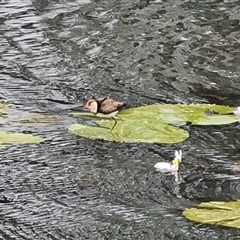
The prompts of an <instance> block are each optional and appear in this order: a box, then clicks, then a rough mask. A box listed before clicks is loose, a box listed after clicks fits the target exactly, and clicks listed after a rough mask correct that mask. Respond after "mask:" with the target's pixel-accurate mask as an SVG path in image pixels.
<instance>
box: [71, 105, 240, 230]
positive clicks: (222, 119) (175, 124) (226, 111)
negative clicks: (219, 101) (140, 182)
mask: <svg viewBox="0 0 240 240" xmlns="http://www.w3.org/2000/svg"><path fill="white" fill-rule="evenodd" d="M119 115H120V117H121V118H122V119H123V122H119V123H118V125H117V126H116V127H115V129H114V135H112V134H110V133H109V128H111V126H112V123H111V121H109V120H103V119H99V118H96V117H95V116H94V115H93V114H92V113H82V112H81V113H76V114H75V116H77V117H81V118H86V119H93V120H94V122H95V124H96V125H95V126H88V125H84V124H73V125H71V126H70V127H69V131H70V132H72V133H74V134H76V135H79V136H81V137H85V138H91V139H104V140H106V141H119V142H148V143H177V142H181V141H183V140H185V139H186V138H187V137H188V136H189V134H188V132H187V131H185V130H183V129H181V128H179V127H181V126H183V125H185V124H186V123H191V124H192V125H222V124H230V123H233V122H239V121H240V107H238V108H236V109H235V108H233V107H229V106H221V105H214V104H190V105H184V104H164V105H149V106H143V107H137V108H130V109H127V110H123V111H122V112H120V114H119ZM175 155H176V154H175ZM175 157H176V156H175ZM155 167H156V169H157V167H159V169H158V170H160V171H162V170H165V169H166V168H167V170H168V171H169V169H170V170H171V168H173V169H174V170H176V169H177V170H176V171H173V172H172V173H173V174H174V175H175V180H176V181H178V180H179V175H178V165H177V168H176V166H175V165H171V164H170V163H157V164H156V165H155ZM239 209H240V201H235V202H209V203H201V204H200V205H199V206H198V207H196V208H189V209H185V211H184V212H183V215H184V216H185V217H186V218H188V219H189V220H192V221H195V222H200V223H207V224H215V225H221V226H228V227H236V228H240V210H239Z"/></svg>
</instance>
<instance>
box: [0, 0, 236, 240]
mask: <svg viewBox="0 0 240 240" xmlns="http://www.w3.org/2000/svg"><path fill="white" fill-rule="evenodd" d="M238 5H239V4H238V2H237V1H225V2H219V1H214V0H213V1H211V2H208V3H206V1H195V2H194V1H192V2H189V1H174V2H173V1H169V2H168V1H139V2H136V1H120V2H119V1H118V2H116V1H105V2H103V1H89V0H85V1H82V0H78V1H77V0H75V1H67V2H66V1H61V0H60V1H50V0H49V1H48V0H45V1H16V0H15V1H14V0H6V1H1V3H0V31H1V35H0V43H1V44H0V53H1V55H0V69H1V71H0V98H1V99H5V100H7V101H9V102H10V103H12V104H13V105H14V109H15V110H14V114H15V115H14V117H13V119H15V120H17V119H18V115H19V119H28V118H29V116H32V115H33V113H36V112H37V113H38V112H46V113H48V114H52V113H54V114H56V113H57V114H59V115H60V116H59V119H64V121H58V122H56V124H51V125H46V126H45V125H44V126H43V127H42V128H39V127H31V126H29V125H27V124H25V125H24V126H20V125H19V124H18V125H14V126H12V123H11V124H7V123H6V124H4V125H1V126H0V128H1V130H3V129H4V130H6V129H7V130H15V131H19V132H21V131H28V130H29V131H30V130H31V131H32V132H33V133H35V134H38V135H40V136H41V137H43V138H44V139H45V143H44V144H41V145H38V146H35V145H31V146H11V147H7V148H4V149H1V155H0V160H1V161H0V165H1V167H0V169H1V171H0V176H1V177H0V182H1V186H2V187H1V190H0V191H1V195H0V208H1V213H2V216H3V219H4V222H3V223H1V224H0V229H1V230H0V231H1V235H2V236H5V238H6V239H10V238H11V239H12V238H14V239H65V238H67V239H80V238H81V239H89V238H91V239H160V238H161V239H203V238H206V239H219V237H220V238H221V239H238V236H239V232H238V230H235V229H227V230H226V229H221V228H212V227H208V226H199V225H197V224H193V223H191V222H189V221H188V220H186V219H185V218H183V217H182V215H181V211H182V210H183V209H184V208H185V207H189V206H194V205H195V204H197V203H198V201H202V200H235V199H238V198H240V189H239V187H238V185H239V176H240V175H239V172H240V171H239V168H238V167H237V165H236V164H235V163H237V162H238V161H239V159H240V154H239V153H240V152H239V147H238V146H239V139H240V136H239V131H238V130H239V128H240V127H239V124H232V125H226V126H214V127H210V126H207V127H192V126H190V127H189V126H186V128H187V130H188V131H189V133H190V138H189V139H187V140H186V141H185V142H184V143H181V144H178V145H153V144H151V145H150V144H119V143H107V142H103V141H91V140H87V139H81V138H79V139H76V138H75V137H74V136H72V135H70V134H69V133H68V132H67V130H66V129H67V126H68V125H69V124H70V123H71V122H74V121H76V119H74V118H73V117H71V116H70V117H69V116H68V117H67V115H68V111H67V109H68V108H71V107H73V106H76V105H80V106H81V105H82V103H83V101H85V99H86V98H89V97H91V96H104V95H108V94H111V96H112V97H114V98H116V99H119V100H123V101H126V102H128V104H129V105H130V106H136V105H137V106H139V105H144V104H150V103H178V102H180V103H192V102H194V103H196V102H198V103H206V102H210V103H219V104H225V105H226V104H229V105H232V106H238V105H240V94H239V90H240V82H239V77H240V76H239V72H240V71H239V64H238V63H239V56H240V55H239V40H238V39H240V36H239V35H240V31H239V6H238ZM178 147H182V150H183V162H184V166H183V167H182V169H181V174H182V177H183V180H184V182H183V183H181V184H180V185H179V184H176V183H175V182H174V179H173V178H172V177H171V176H167V175H161V174H160V173H157V172H155V171H154V169H153V166H154V165H155V163H157V162H159V161H168V160H170V159H171V156H172V153H173V152H174V150H175V149H176V148H178ZM40 236H41V237H40Z"/></svg>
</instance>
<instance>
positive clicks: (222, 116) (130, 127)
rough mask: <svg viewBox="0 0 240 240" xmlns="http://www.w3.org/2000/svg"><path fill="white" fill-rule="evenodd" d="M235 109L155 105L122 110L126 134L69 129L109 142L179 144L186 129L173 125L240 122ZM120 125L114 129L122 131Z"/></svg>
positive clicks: (82, 114)
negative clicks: (115, 134) (114, 134)
mask: <svg viewBox="0 0 240 240" xmlns="http://www.w3.org/2000/svg"><path fill="white" fill-rule="evenodd" d="M233 110H234V108H232V107H228V106H221V105H214V104H189V105H186V104H155V105H148V106H142V107H136V108H129V109H126V110H123V111H121V112H120V113H119V116H120V117H121V118H122V119H123V120H124V133H123V135H121V136H120V135H119V136H118V137H116V136H115V137H113V136H112V135H111V134H109V133H108V131H107V130H106V129H102V128H97V127H94V128H93V127H90V126H84V125H80V124H74V125H72V126H70V128H69V130H70V131H71V132H73V133H75V134H77V135H80V136H82V137H87V138H93V139H95V138H101V139H105V140H108V141H113V140H115V141H125V142H157V143H176V142H180V141H183V140H184V139H186V138H187V137H188V134H187V133H186V131H184V130H181V129H177V128H176V127H173V126H169V125H168V124H171V125H174V126H182V125H185V124H186V122H191V123H192V124H193V125H220V124H229V123H233V122H238V121H240V117H237V116H235V115H234V114H232V113H233ZM75 116H76V117H83V118H91V119H94V121H95V122H97V123H98V124H99V125H100V126H102V127H108V128H111V125H112V124H113V122H112V123H109V122H110V121H100V120H99V117H96V116H95V115H94V114H92V113H90V112H80V113H75ZM119 131H120V129H119V126H118V127H117V128H116V129H114V132H117V133H119Z"/></svg>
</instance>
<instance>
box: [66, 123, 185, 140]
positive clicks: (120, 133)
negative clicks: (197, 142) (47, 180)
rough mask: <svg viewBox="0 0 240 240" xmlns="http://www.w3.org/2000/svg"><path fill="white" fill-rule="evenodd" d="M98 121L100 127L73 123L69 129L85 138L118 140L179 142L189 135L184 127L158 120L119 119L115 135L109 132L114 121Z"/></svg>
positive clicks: (114, 131)
mask: <svg viewBox="0 0 240 240" xmlns="http://www.w3.org/2000/svg"><path fill="white" fill-rule="evenodd" d="M96 123H97V124H99V127H93V126H86V125H82V124H73V125H71V126H70V127H69V131H70V132H72V133H74V134H77V135H79V136H81V137H85V138H91V139H104V140H106V141H118V142H148V143H177V142H181V141H183V140H184V139H186V138H187V137H188V136H189V135H188V132H186V131H184V130H182V129H179V128H177V127H174V126H170V125H167V124H163V123H161V122H156V121H152V122H150V121H145V122H136V121H131V120H129V121H124V122H121V121H119V122H118V124H117V125H116V127H115V128H114V130H113V134H114V135H113V134H111V133H110V132H109V128H111V127H112V126H113V124H114V122H113V121H111V120H104V121H96Z"/></svg>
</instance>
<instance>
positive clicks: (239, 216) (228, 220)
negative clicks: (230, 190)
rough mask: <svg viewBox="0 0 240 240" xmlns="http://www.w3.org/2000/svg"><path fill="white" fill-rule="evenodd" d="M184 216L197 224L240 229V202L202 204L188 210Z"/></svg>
mask: <svg viewBox="0 0 240 240" xmlns="http://www.w3.org/2000/svg"><path fill="white" fill-rule="evenodd" d="M183 215H184V216H185V217H186V218H188V219H189V220H192V221H195V222H200V223H205V224H212V225H219V226H226V227H235V228H240V200H237V201H231V202H209V203H200V204H199V205H198V207H197V208H188V209H186V210H185V211H184V212H183Z"/></svg>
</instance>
